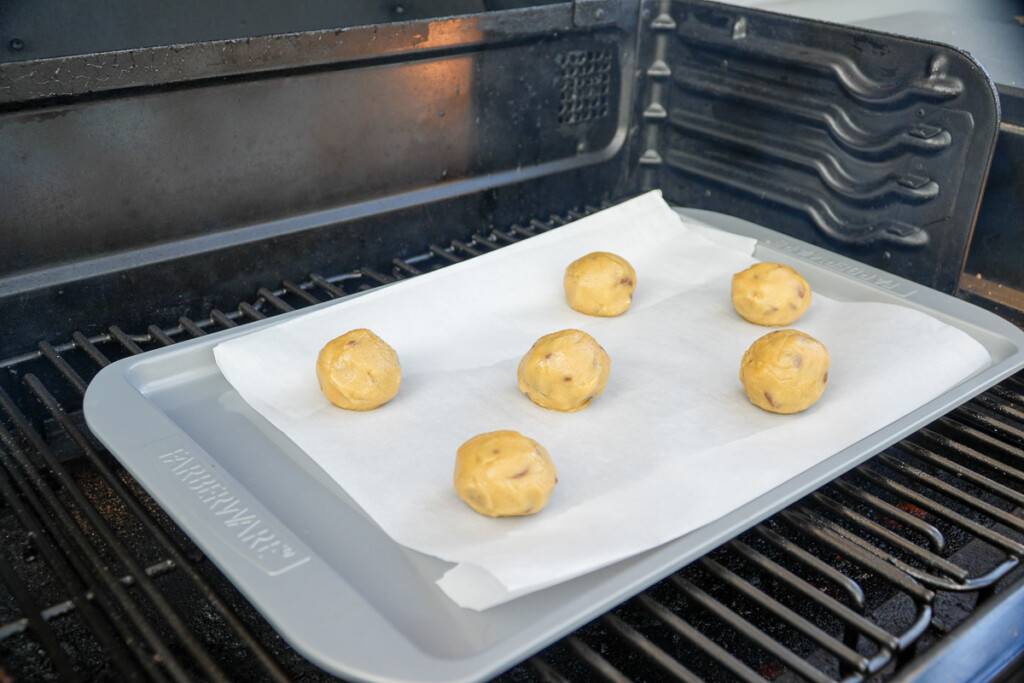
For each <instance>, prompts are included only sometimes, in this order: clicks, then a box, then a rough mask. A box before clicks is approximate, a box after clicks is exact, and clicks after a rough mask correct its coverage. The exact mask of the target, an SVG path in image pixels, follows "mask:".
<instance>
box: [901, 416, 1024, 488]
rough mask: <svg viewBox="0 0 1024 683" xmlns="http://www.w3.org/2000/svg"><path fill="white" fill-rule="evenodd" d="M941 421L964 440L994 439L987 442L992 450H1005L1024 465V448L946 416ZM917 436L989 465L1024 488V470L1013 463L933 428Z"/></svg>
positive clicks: (1004, 452)
mask: <svg viewBox="0 0 1024 683" xmlns="http://www.w3.org/2000/svg"><path fill="white" fill-rule="evenodd" d="M940 422H941V423H942V426H943V427H948V428H950V429H951V430H952V431H955V432H957V433H958V436H960V437H961V439H963V440H967V439H971V438H973V439H976V440H979V441H982V442H983V443H985V442H986V441H988V440H991V441H993V442H994V443H992V444H987V446H986V447H988V448H990V449H992V450H999V451H1001V452H1003V454H1004V455H1008V456H1010V457H1011V458H1014V459H1017V458H1019V459H1020V463H1021V464H1022V465H1024V450H1021V449H1019V448H1014V447H1012V446H1008V445H1006V444H1004V443H1001V442H999V441H995V439H992V437H990V436H988V435H987V434H983V433H982V432H979V431H978V430H976V429H972V428H970V427H968V426H966V425H962V424H960V423H958V422H953V421H952V420H946V419H945V418H943V419H942V420H940ZM915 436H918V437H920V438H922V439H925V440H927V441H928V442H930V443H932V444H935V446H936V447H939V448H943V449H945V450H947V451H951V452H952V453H954V454H955V455H956V456H957V457H960V458H966V459H967V460H970V461H971V462H974V463H977V464H980V465H983V466H985V467H988V468H989V469H990V470H993V471H994V472H996V473H997V474H998V475H999V476H1002V477H1005V478H1007V479H1012V480H1013V481H1014V483H1017V484H1020V485H1021V488H1022V489H1024V472H1021V471H1020V470H1017V469H1014V468H1013V467H1012V466H1011V465H1008V464H1007V463H1004V462H1003V461H1001V460H997V459H995V458H993V457H990V456H988V455H985V454H984V453H980V452H978V451H977V450H975V449H974V448H971V447H969V446H967V445H966V444H964V443H961V442H960V441H956V440H954V439H952V438H949V437H946V436H943V435H941V434H938V433H937V432H934V431H932V430H931V429H922V430H921V431H920V432H918V433H917V434H916V435H915ZM965 437H966V439H965ZM997 445H998V448H997Z"/></svg>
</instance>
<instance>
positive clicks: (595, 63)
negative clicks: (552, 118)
mask: <svg viewBox="0 0 1024 683" xmlns="http://www.w3.org/2000/svg"><path fill="white" fill-rule="evenodd" d="M557 60H558V65H559V67H561V76H560V81H561V102H560V105H559V107H558V123H560V124H570V125H571V124H575V123H583V122H586V121H595V120H597V119H602V118H604V117H605V116H607V115H608V109H609V107H608V99H609V96H610V95H609V94H610V92H611V80H612V51H611V50H572V51H570V52H566V53H564V54H561V55H559V56H558V57H557Z"/></svg>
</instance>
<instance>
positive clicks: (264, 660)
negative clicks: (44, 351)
mask: <svg viewBox="0 0 1024 683" xmlns="http://www.w3.org/2000/svg"><path fill="white" fill-rule="evenodd" d="M25 381H26V383H27V384H28V385H29V388H30V390H31V391H32V392H33V394H35V395H36V397H37V398H38V399H39V400H40V401H41V402H42V403H43V404H44V406H45V407H46V409H47V410H48V411H49V413H50V415H51V417H53V419H54V420H56V421H57V422H58V423H59V424H60V426H61V428H62V429H63V430H64V431H65V433H66V434H67V435H68V436H69V437H70V438H71V439H72V441H74V443H75V444H76V445H77V446H78V448H79V449H80V450H81V452H82V453H83V455H85V457H86V458H87V459H88V460H89V462H90V463H91V464H92V466H93V467H94V468H95V470H96V471H97V472H98V473H99V474H100V476H102V477H103V479H104V481H105V482H106V483H107V485H108V486H110V488H111V490H112V491H113V492H114V493H116V494H117V496H118V497H119V498H120V499H121V501H122V502H123V503H124V504H125V505H126V507H127V508H128V510H129V511H130V512H131V513H132V515H134V518H135V519H137V520H138V521H139V522H140V523H141V524H142V525H143V527H144V528H145V530H146V533H147V534H148V535H149V536H150V537H151V538H152V539H153V540H154V541H156V542H158V543H159V544H160V546H161V548H162V549H163V551H164V552H166V553H167V554H168V555H169V557H170V562H172V563H173V566H175V567H176V568H177V569H179V570H180V571H181V572H182V573H184V574H185V575H186V576H187V577H188V579H189V580H190V581H192V583H193V584H195V586H196V587H197V588H198V589H199V590H200V592H201V593H202V595H203V597H204V599H206V600H207V601H208V602H209V603H210V605H211V606H212V607H213V608H214V609H215V610H216V611H217V613H218V614H220V616H221V617H222V618H223V619H224V621H225V622H226V624H227V625H228V626H230V627H231V628H232V629H233V630H234V631H235V633H237V634H238V635H240V636H242V639H243V642H244V643H245V644H246V646H247V647H248V648H249V649H250V651H251V652H252V654H253V655H254V656H255V657H257V658H258V659H259V660H260V662H261V664H263V666H264V668H265V669H266V673H267V674H268V675H269V677H270V679H271V680H276V681H285V680H287V677H286V676H285V675H284V673H283V672H282V671H281V669H280V668H279V667H278V666H277V664H276V663H275V662H274V660H273V659H272V658H271V657H270V656H269V655H268V654H267V652H266V651H265V650H264V649H263V648H262V647H260V646H259V645H258V644H257V643H256V641H255V639H254V638H253V637H252V636H251V634H249V632H248V630H247V629H246V628H245V627H244V626H243V625H242V623H241V622H240V621H239V620H238V618H237V617H236V616H235V614H234V612H232V610H231V609H230V608H229V607H228V606H227V605H226V604H225V603H224V601H223V600H222V599H221V598H220V596H219V595H218V594H217V593H216V591H214V590H213V588H212V587H211V586H210V585H209V584H208V583H207V582H206V581H205V580H204V579H203V578H202V577H201V576H200V575H199V573H198V572H197V571H196V570H195V569H194V568H193V566H192V564H191V563H190V562H189V561H188V560H187V558H186V557H185V556H184V555H183V554H182V553H181V552H180V551H179V550H178V548H177V546H176V545H175V544H174V543H173V542H172V541H171V539H170V538H169V537H168V536H167V535H166V534H165V533H164V531H163V530H162V529H161V528H160V526H159V525H158V524H157V523H156V522H155V521H154V520H153V519H152V517H151V516H150V515H149V513H148V512H147V511H146V510H145V508H144V507H143V506H142V505H141V504H140V503H139V501H138V499H137V498H136V497H135V496H134V495H133V494H132V493H131V492H130V491H129V490H128V488H127V487H125V486H124V485H123V484H122V483H121V481H120V480H119V479H118V478H117V476H116V475H115V474H114V473H113V472H112V471H111V470H110V469H109V468H108V467H107V466H106V465H105V463H104V462H103V460H102V459H101V458H100V457H99V454H98V453H97V452H96V450H95V449H94V448H93V447H92V445H91V444H90V443H89V439H88V438H87V437H86V436H85V434H83V433H82V431H81V430H79V429H78V427H77V426H76V425H75V424H74V422H72V420H71V419H70V417H69V416H68V414H67V413H66V412H65V411H64V409H63V408H62V407H61V406H60V404H59V403H58V402H57V400H56V399H55V398H54V397H53V395H52V394H51V393H50V392H49V391H48V390H47V389H46V387H45V386H43V385H42V383H40V382H39V380H38V379H37V378H36V377H34V376H33V375H26V377H25ZM56 471H57V472H58V473H60V470H59V469H58V470H56ZM72 491H73V492H77V488H73V489H72ZM77 497H80V494H79V495H78V496H76V498H77ZM83 500H84V498H83ZM76 502H78V503H79V505H80V507H81V505H82V503H81V501H77V500H76ZM89 507H90V508H91V506H89ZM90 521H94V520H92V519H90ZM94 526H96V525H95V522H94ZM103 526H104V527H106V525H105V523H104V524H103ZM111 535H112V532H111ZM105 540H107V542H108V544H109V543H110V540H109V539H106V538H105ZM115 540H116V539H115ZM116 544H117V545H118V546H120V542H119V541H116ZM120 551H121V552H119V554H120V555H123V557H124V558H127V561H126V562H124V564H125V566H126V568H128V570H129V574H128V576H129V577H131V582H132V583H134V584H139V585H140V586H141V588H142V589H143V590H144V592H145V593H146V594H147V596H148V597H149V598H150V599H152V600H153V601H154V603H155V604H156V605H157V606H158V607H159V608H160V609H161V612H162V613H165V612H166V613H169V614H171V615H174V616H171V617H170V619H171V621H172V623H171V625H172V627H174V628H175V631H176V635H177V636H178V637H179V638H181V639H182V642H184V643H185V644H186V645H188V646H189V647H190V648H196V652H195V653H193V654H194V655H195V654H198V656H197V659H198V660H199V661H200V662H202V663H203V664H204V666H205V662H203V658H204V656H203V655H204V653H205V650H203V649H202V646H201V645H199V643H198V642H197V641H195V639H194V637H193V635H192V633H191V632H190V631H189V630H188V629H187V628H185V626H184V624H182V623H181V622H180V620H178V619H177V618H176V615H175V613H174V612H173V610H172V609H171V608H170V605H169V604H167V603H166V601H165V600H164V598H163V595H162V594H161V593H159V592H158V591H157V590H156V587H155V585H154V584H152V582H150V581H149V580H148V578H149V577H150V576H151V575H152V573H151V572H150V571H149V570H148V569H147V570H145V571H141V569H140V568H139V567H138V565H137V564H136V563H135V562H134V560H133V559H132V557H131V555H130V554H129V553H128V551H127V549H125V548H123V546H120ZM139 576H141V577H145V580H143V581H141V582H140V581H138V580H137V579H136V577H139Z"/></svg>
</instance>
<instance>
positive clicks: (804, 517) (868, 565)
mask: <svg viewBox="0 0 1024 683" xmlns="http://www.w3.org/2000/svg"><path fill="white" fill-rule="evenodd" d="M777 517H778V518H779V519H781V520H783V521H785V522H786V523H787V524H788V525H790V526H791V527H793V528H794V529H797V530H799V531H800V532H801V533H803V534H805V535H806V536H808V537H809V538H811V539H813V540H814V541H817V542H819V543H824V544H825V545H827V546H829V547H831V548H832V549H834V550H836V551H837V552H839V553H841V554H842V555H844V556H845V557H846V558H847V559H849V560H851V561H852V562H855V563H857V564H859V565H861V566H862V567H864V568H865V569H868V570H871V571H874V572H876V573H878V574H881V575H882V576H884V577H885V578H886V579H887V580H888V581H890V582H892V583H893V584H895V585H896V586H898V587H899V588H900V590H903V591H904V592H906V593H908V594H909V595H910V596H911V597H913V598H914V600H915V601H917V602H919V603H923V604H927V603H929V602H931V600H932V597H933V593H932V591H930V590H928V589H927V588H924V587H922V586H921V585H920V584H919V583H917V581H915V580H914V579H913V578H911V577H910V576H909V575H907V574H906V573H904V572H902V571H900V570H898V569H896V568H895V567H894V566H893V565H891V564H889V563H887V562H884V561H882V560H881V559H879V558H878V556H877V555H875V554H874V553H872V552H871V551H869V550H867V549H865V548H863V547H861V546H860V545H858V544H856V543H853V542H852V541H851V540H849V539H847V538H844V537H843V536H841V535H839V534H837V533H836V531H835V529H834V528H833V527H831V526H830V525H828V524H827V520H825V519H824V518H823V517H820V516H815V517H811V516H809V515H808V514H807V512H806V508H804V511H798V510H795V509H792V508H788V509H786V510H783V511H782V512H780V513H779V514H778V515H777Z"/></svg>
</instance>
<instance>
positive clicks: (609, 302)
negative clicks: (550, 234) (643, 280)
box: [563, 251, 636, 316]
mask: <svg viewBox="0 0 1024 683" xmlns="http://www.w3.org/2000/svg"><path fill="white" fill-rule="evenodd" d="M563 285H564V286H565V298H566V301H568V302H569V305H570V306H572V307H573V308H574V309H575V310H577V311H579V312H580V313H586V314H587V315H600V316H615V315H621V314H622V313H625V312H626V310H627V309H628V308H629V305H630V304H631V303H633V290H635V289H636V271H635V270H633V266H631V265H629V261H627V260H626V259H624V258H622V257H621V256H617V255H616V254H610V253H608V252H606V251H595V252H594V253H592V254H587V255H586V256H583V257H581V258H578V259H576V260H575V261H573V262H572V263H570V264H569V267H568V268H566V269H565V279H564V280H563Z"/></svg>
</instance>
